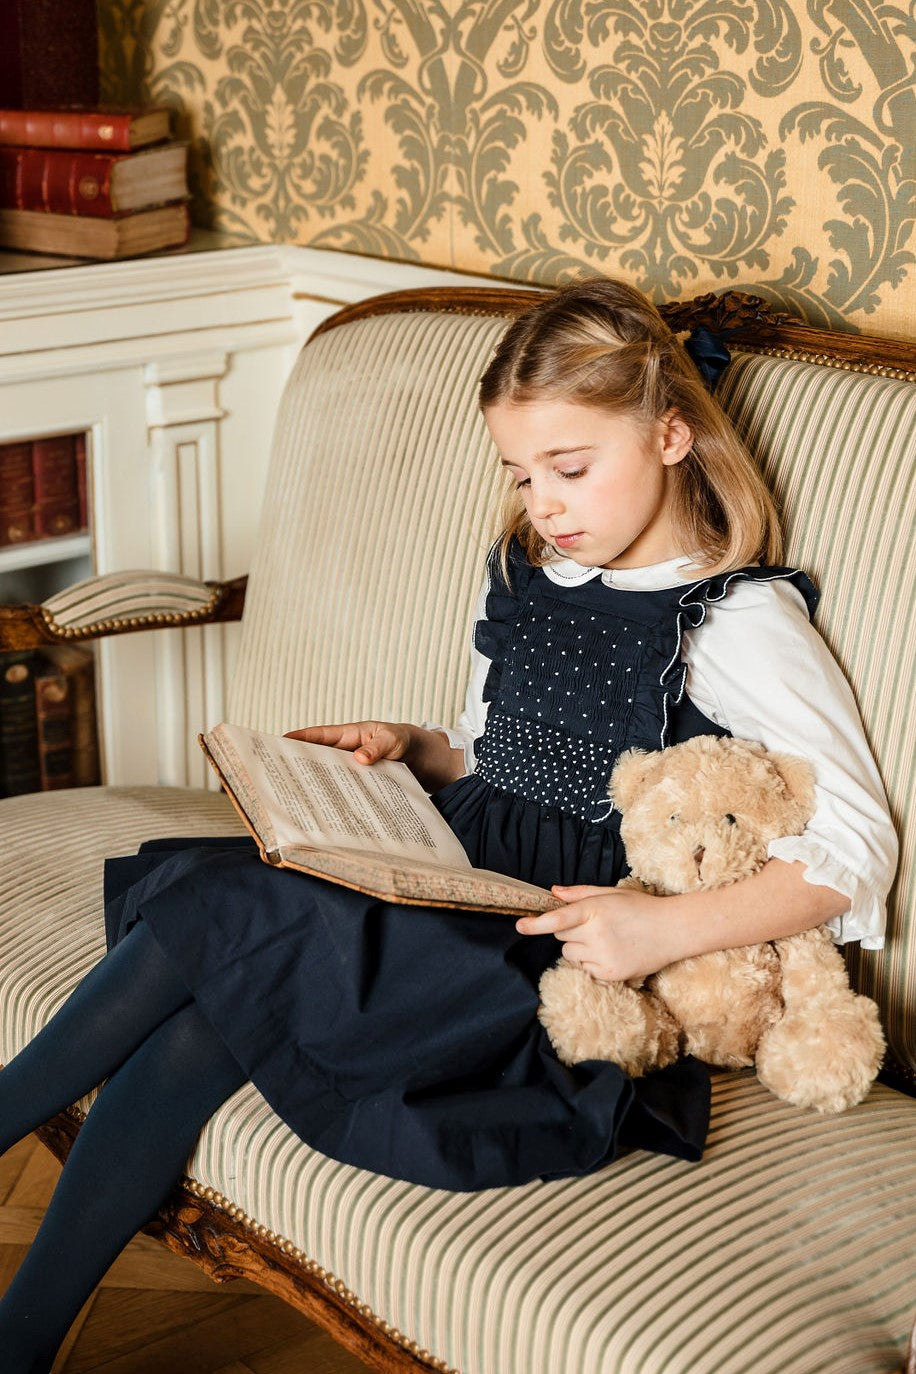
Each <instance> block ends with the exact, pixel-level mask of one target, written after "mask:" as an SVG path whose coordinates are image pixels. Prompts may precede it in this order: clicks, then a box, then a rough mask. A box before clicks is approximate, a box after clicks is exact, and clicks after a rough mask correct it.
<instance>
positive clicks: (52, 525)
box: [32, 434, 80, 539]
mask: <svg viewBox="0 0 916 1374" xmlns="http://www.w3.org/2000/svg"><path fill="white" fill-rule="evenodd" d="M32 474H33V480H34V488H35V535H36V538H38V539H49V538H52V537H53V536H55V535H61V534H73V533H74V531H75V530H78V529H79V528H80V502H79V488H78V485H77V472H76V436H75V435H74V434H56V435H54V436H53V437H52V438H50V439H33V440H32Z"/></svg>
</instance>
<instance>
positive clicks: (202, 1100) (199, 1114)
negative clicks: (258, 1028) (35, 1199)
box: [0, 1003, 246, 1374]
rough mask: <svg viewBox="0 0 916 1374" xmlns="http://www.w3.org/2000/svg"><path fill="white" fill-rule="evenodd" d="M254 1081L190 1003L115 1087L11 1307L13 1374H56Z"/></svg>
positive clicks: (75, 1159)
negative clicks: (77, 1325) (197, 1151)
mask: <svg viewBox="0 0 916 1374" xmlns="http://www.w3.org/2000/svg"><path fill="white" fill-rule="evenodd" d="M3 1076H4V1075H3V1074H0V1078H2V1077H3ZM245 1077H246V1076H245V1074H244V1073H243V1071H242V1070H241V1069H240V1068H239V1066H238V1065H237V1064H236V1062H235V1060H234V1059H233V1058H232V1056H231V1055H230V1054H229V1051H228V1050H227V1049H226V1048H225V1046H224V1045H223V1043H222V1041H221V1040H220V1039H219V1037H218V1035H217V1034H216V1032H215V1031H214V1030H213V1029H212V1028H211V1026H210V1025H209V1023H208V1022H207V1021H206V1020H205V1019H204V1017H203V1016H202V1015H201V1013H200V1012H199V1011H198V1009H197V1007H196V1006H195V1005H194V1004H193V1003H190V1004H189V1005H187V1006H184V1007H182V1008H181V1009H180V1010H179V1011H177V1012H175V1013H174V1014H173V1015H172V1016H171V1017H169V1019H168V1020H166V1021H164V1022H163V1023H162V1024H161V1025H159V1026H158V1027H157V1028H156V1029H155V1030H154V1031H153V1032H152V1033H151V1034H150V1035H149V1036H148V1037H147V1038H146V1039H145V1040H144V1041H143V1043H142V1044H141V1045H140V1046H139V1048H137V1049H136V1050H134V1052H133V1053H132V1054H131V1055H130V1057H129V1058H128V1059H127V1060H125V1062H124V1063H123V1065H122V1066H121V1067H120V1068H119V1069H118V1070H117V1071H116V1072H115V1073H114V1074H113V1076H112V1077H111V1078H110V1079H109V1080H108V1082H107V1083H106V1084H105V1086H104V1087H103V1089H102V1091H101V1092H100V1094H99V1096H98V1098H97V1099H96V1101H95V1103H94V1104H93V1106H92V1110H91V1111H90V1113H89V1115H88V1117H87V1118H86V1122H85V1124H84V1126H83V1128H82V1130H81V1131H80V1133H79V1136H78V1138H77V1140H76V1143H75V1144H74V1146H73V1149H72V1150H71V1152H70V1156H69V1158H68V1160H67V1162H66V1164H65V1166H64V1170H63V1173H62V1174H61V1177H60V1180H59V1182H58V1185H57V1188H56V1190H55V1192H54V1196H53V1197H52V1199H51V1202H50V1205H49V1207H48V1210H47V1213H46V1215H45V1219H44V1221H43V1223H42V1225H41V1227H40V1229H39V1232H38V1235H37V1236H36V1238H35V1241H34V1243H33V1245H32V1248H31V1249H30V1250H29V1253H28V1255H27V1256H26V1258H25V1260H24V1262H23V1264H22V1267H21V1268H20V1270H19V1272H18V1273H17V1275H16V1277H15V1278H14V1280H13V1282H12V1284H11V1286H10V1288H9V1289H8V1290H7V1293H6V1295H5V1296H4V1297H3V1299H2V1300H0V1368H2V1369H3V1371H4V1374H47V1371H49V1370H50V1368H51V1365H52V1364H53V1362H54V1356H55V1353H56V1351H57V1349H58V1347H59V1345H60V1343H61V1342H62V1340H63V1339H64V1336H65V1335H66V1333H67V1330H68V1328H69V1326H70V1324H71V1323H72V1321H73V1320H74V1318H75V1317H76V1315H77V1313H78V1312H79V1310H80V1308H81V1307H82V1305H83V1303H84V1302H85V1301H86V1299H87V1298H88V1296H89V1294H90V1293H91V1292H92V1289H93V1288H94V1287H95V1285H96V1284H97V1283H98V1282H99V1280H100V1279H101V1278H102V1276H103V1275H104V1273H105V1271H106V1270H107V1269H108V1267H109V1266H110V1264H111V1263H112V1261H113V1260H114V1259H115V1258H116V1256H117V1255H118V1254H119V1253H120V1251H121V1250H122V1249H123V1248H124V1246H125V1245H126V1244H127V1242H128V1241H129V1240H130V1239H131V1237H132V1236H133V1235H134V1234H135V1233H136V1232H137V1231H138V1230H139V1229H140V1227H141V1226H143V1225H144V1224H145V1223H146V1222H147V1221H149V1220H150V1219H151V1218H152V1217H153V1216H154V1215H155V1213H156V1211H157V1209H158V1208H159V1207H160V1206H161V1205H162V1203H163V1202H164V1201H165V1199H166V1197H167V1196H168V1194H169V1191H170V1190H171V1188H172V1186H173V1185H174V1184H175V1182H176V1181H177V1180H178V1178H179V1177H180V1175H181V1173H182V1171H183V1169H184V1166H185V1164H186V1161H187V1159H188V1156H189V1155H190V1153H191V1151H192V1150H193V1148H194V1143H195V1141H196V1139H197V1136H198V1135H199V1133H200V1130H201V1128H202V1126H203V1125H204V1123H205V1122H206V1121H207V1119H208V1118H209V1117H210V1116H212V1115H213V1113H214V1112H215V1111H216V1109H217V1107H218V1106H220V1104H221V1103H222V1102H224V1101H225V1100H226V1098H227V1097H229V1096H230V1095H231V1094H232V1093H233V1092H235V1091H236V1089H237V1088H239V1087H241V1086H242V1084H243V1083H244V1082H245Z"/></svg>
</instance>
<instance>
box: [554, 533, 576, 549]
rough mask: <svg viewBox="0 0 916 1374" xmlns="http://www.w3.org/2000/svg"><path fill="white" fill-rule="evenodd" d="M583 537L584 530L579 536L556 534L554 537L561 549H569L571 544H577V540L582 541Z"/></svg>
mask: <svg viewBox="0 0 916 1374" xmlns="http://www.w3.org/2000/svg"><path fill="white" fill-rule="evenodd" d="M582 535H583V531H582V530H580V531H579V533H578V534H555V535H554V536H553V542H554V543H555V544H556V546H557V548H559V549H568V548H569V546H570V545H571V544H575V542H576V540H577V539H581V538H582Z"/></svg>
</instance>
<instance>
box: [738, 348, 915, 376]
mask: <svg viewBox="0 0 916 1374" xmlns="http://www.w3.org/2000/svg"><path fill="white" fill-rule="evenodd" d="M735 348H736V350H737V351H738V352H741V353H762V354H765V355H766V356H767V357H769V358H788V359H790V360H791V361H792V362H798V363H817V364H818V366H819V367H832V368H835V369H836V370H837V371H839V372H861V373H864V374H865V375H866V376H869V377H890V378H891V379H892V380H894V381H899V382H916V372H912V371H910V370H909V368H905V367H889V366H886V365H885V364H884V363H853V362H850V361H849V360H848V359H845V358H844V359H841V358H834V357H832V356H831V355H830V354H829V353H813V352H811V351H810V350H808V349H804V348H777V347H775V346H764V345H761V344H750V343H739V344H736V345H735Z"/></svg>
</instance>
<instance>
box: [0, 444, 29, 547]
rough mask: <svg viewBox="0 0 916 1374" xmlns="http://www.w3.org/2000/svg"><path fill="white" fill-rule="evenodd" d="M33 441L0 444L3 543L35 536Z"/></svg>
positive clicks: (23, 540) (0, 529)
mask: <svg viewBox="0 0 916 1374" xmlns="http://www.w3.org/2000/svg"><path fill="white" fill-rule="evenodd" d="M34 504H35V484H34V480H33V477H32V444H31V441H30V440H28V439H26V440H24V441H22V442H21V443H16V444H0V545H3V544H24V543H26V541H27V540H29V539H34V538H35V519H34V513H33V506H34Z"/></svg>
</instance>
